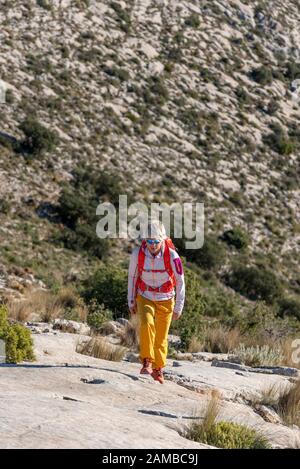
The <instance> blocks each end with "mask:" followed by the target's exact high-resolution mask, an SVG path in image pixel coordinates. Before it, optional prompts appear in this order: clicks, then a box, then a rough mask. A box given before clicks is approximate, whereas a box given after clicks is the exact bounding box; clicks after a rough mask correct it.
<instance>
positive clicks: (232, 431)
mask: <svg viewBox="0 0 300 469" xmlns="http://www.w3.org/2000/svg"><path fill="white" fill-rule="evenodd" d="M188 437H189V439H191V440H194V441H198V442H199V443H206V444H208V445H211V446H216V447H217V448H224V449H269V448H270V444H269V442H268V440H267V439H266V438H265V437H264V436H263V435H260V434H259V433H258V432H257V431H255V430H253V429H251V428H248V427H246V426H245V425H240V424H238V423H234V422H224V421H221V422H218V423H215V424H214V425H212V426H211V428H209V430H208V431H205V432H202V431H201V428H200V429H199V424H198V426H197V424H195V425H194V427H193V428H192V429H191V430H190V433H189V434H188Z"/></svg>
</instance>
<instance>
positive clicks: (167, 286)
mask: <svg viewBox="0 0 300 469" xmlns="http://www.w3.org/2000/svg"><path fill="white" fill-rule="evenodd" d="M164 242H165V249H164V265H165V268H164V269H156V270H155V269H150V272H168V274H169V277H170V279H169V280H167V281H166V282H165V283H163V284H162V285H161V286H160V287H151V286H150V285H147V284H146V283H145V282H144V281H143V280H142V272H143V270H145V269H144V263H145V257H146V254H145V248H146V241H145V240H144V239H143V241H142V244H141V246H140V250H139V254H138V276H137V281H136V284H135V288H136V290H135V291H136V292H137V289H138V288H140V290H141V291H142V292H144V291H145V290H148V291H156V292H164V293H166V292H169V291H172V290H173V288H174V286H175V284H176V279H175V275H174V272H173V269H172V267H171V256H170V248H171V249H174V250H176V247H175V246H174V244H173V241H172V240H171V238H166V239H165V240H164ZM147 271H149V270H148V269H147Z"/></svg>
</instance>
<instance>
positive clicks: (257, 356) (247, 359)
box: [233, 344, 283, 366]
mask: <svg viewBox="0 0 300 469" xmlns="http://www.w3.org/2000/svg"><path fill="white" fill-rule="evenodd" d="M233 356H234V357H235V358H237V359H238V360H240V361H241V362H242V363H243V364H245V365H247V366H260V365H279V364H280V363H281V362H282V360H283V353H282V350H281V348H280V347H270V346H269V345H263V346H261V347H260V346H259V345H257V346H256V347H245V345H244V344H241V345H239V347H237V348H236V349H235V350H233Z"/></svg>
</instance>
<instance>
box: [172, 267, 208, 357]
mask: <svg viewBox="0 0 300 469" xmlns="http://www.w3.org/2000/svg"><path fill="white" fill-rule="evenodd" d="M184 274H185V284H186V292H185V295H186V296H185V304H184V313H183V314H182V317H181V318H180V320H179V321H176V322H174V323H172V325H171V328H172V332H173V333H174V334H179V335H180V338H181V343H182V346H183V348H188V347H189V343H190V341H191V338H192V337H193V336H194V335H199V334H200V333H201V330H202V328H203V325H202V322H203V321H202V320H203V311H204V301H203V295H202V293H201V284H200V276H199V275H198V274H196V273H195V272H193V271H192V270H191V269H188V268H186V266H184Z"/></svg>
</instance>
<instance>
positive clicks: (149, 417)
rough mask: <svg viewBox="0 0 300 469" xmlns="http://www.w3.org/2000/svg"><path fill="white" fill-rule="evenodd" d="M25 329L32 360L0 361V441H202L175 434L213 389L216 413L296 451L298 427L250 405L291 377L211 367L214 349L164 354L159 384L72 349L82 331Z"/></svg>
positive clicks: (131, 367)
mask: <svg viewBox="0 0 300 469" xmlns="http://www.w3.org/2000/svg"><path fill="white" fill-rule="evenodd" d="M31 329H32V330H33V329H34V331H35V335H34V342H35V354H36V358H37V361H35V362H34V363H28V362H27V363H23V364H20V365H9V364H0V369H1V373H0V385H1V387H2V388H3V389H5V394H3V395H2V396H1V399H2V405H1V409H0V417H1V429H0V436H1V438H0V447H1V448H85V449H87V448H98V449H99V448H106V449H108V448H148V449H149V448H190V449H192V448H195V449H196V448H197V449H205V448H210V446H208V445H206V444H203V443H197V442H195V441H191V440H190V439H187V438H185V437H184V436H183V432H184V431H185V430H187V428H188V427H189V425H190V424H191V423H192V422H193V421H195V420H197V419H198V421H199V418H200V419H201V417H203V414H204V412H205V409H206V407H207V403H208V402H209V400H210V398H211V394H212V393H213V392H214V393H218V395H219V396H220V414H219V417H218V418H219V420H223V421H224V420H225V421H227V422H235V423H239V424H242V425H246V426H247V427H250V428H253V429H255V430H259V431H260V432H261V433H262V434H263V435H264V436H265V437H266V438H268V440H269V441H270V443H271V446H272V447H277V448H299V444H300V431H299V427H297V426H296V425H285V424H284V423H283V422H282V421H281V419H280V417H279V416H278V415H277V413H276V412H275V411H274V410H272V408H271V407H270V406H267V405H261V404H255V405H254V403H255V401H257V402H259V401H260V400H261V397H260V396H261V393H262V392H263V391H264V390H267V389H270V387H272V386H276V387H277V386H279V387H285V386H287V387H289V386H291V384H290V383H292V382H293V380H295V379H296V378H292V377H288V376H280V375H276V374H275V375H274V374H267V373H268V372H267V371H265V372H264V373H263V374H261V373H251V372H247V371H243V372H241V371H239V370H238V369H228V368H216V367H215V366H214V365H213V362H212V358H213V357H215V358H216V357H219V358H221V357H220V356H217V355H215V356H213V355H211V354H195V356H194V359H193V361H191V360H189V361H187V360H180V361H173V360H168V366H167V368H166V381H165V383H164V385H163V386H161V385H160V384H159V383H158V382H155V381H154V380H153V379H152V378H151V377H150V376H141V375H139V369H140V364H139V363H136V362H132V361H131V360H129V359H127V358H125V359H124V360H123V361H119V362H111V361H107V360H103V359H98V358H93V357H90V356H86V355H81V354H79V353H76V352H75V349H76V343H78V341H79V340H84V339H85V338H86V337H85V336H78V335H76V334H70V333H62V332H57V331H54V330H52V328H51V327H49V325H48V324H41V323H39V324H38V323H36V324H31ZM87 338H88V337H87ZM131 355H134V354H131ZM222 359H224V357H222ZM222 363H225V362H222ZM12 401H13V402H14V405H11V403H12Z"/></svg>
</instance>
